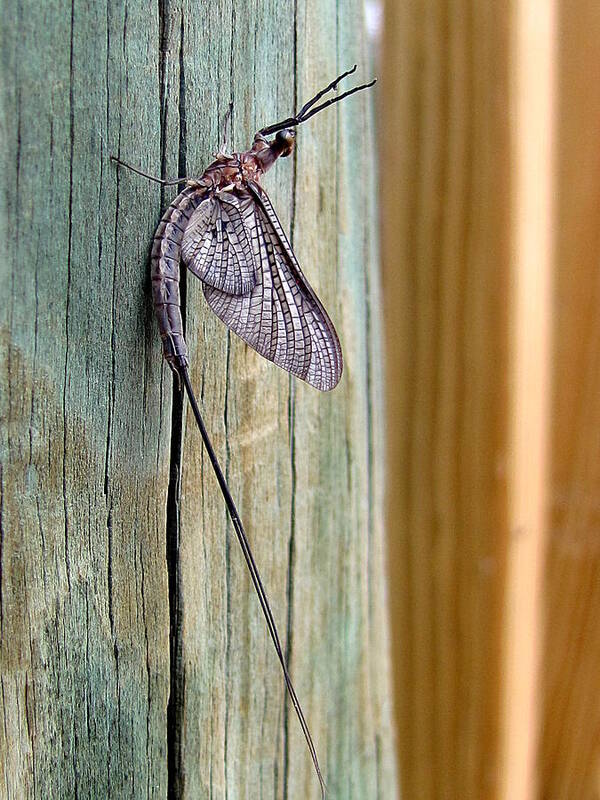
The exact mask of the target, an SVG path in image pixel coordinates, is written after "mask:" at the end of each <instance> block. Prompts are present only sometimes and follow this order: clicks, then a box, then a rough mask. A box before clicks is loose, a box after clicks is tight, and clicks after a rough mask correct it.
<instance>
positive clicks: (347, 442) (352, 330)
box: [0, 0, 396, 800]
mask: <svg viewBox="0 0 600 800" xmlns="http://www.w3.org/2000/svg"><path fill="white" fill-rule="evenodd" d="M361 18H362V8H361V5H360V4H359V3H358V2H354V0H349V1H348V2H344V3H338V4H336V3H334V2H332V1H330V0H328V2H326V3H323V2H319V3H317V2H316V0H312V1H311V2H309V3H307V4H305V5H302V6H300V5H298V6H296V5H294V4H292V3H272V4H270V3H269V4H264V3H260V2H256V3H247V2H241V0H234V2H228V0H223V2H215V3H211V4H195V3H187V2H173V3H170V2H169V3H167V2H164V1H161V2H159V4H158V9H157V8H156V6H153V7H149V6H148V5H147V4H146V3H143V2H141V1H140V0H133V2H131V1H130V2H127V3H126V4H122V5H121V4H104V3H91V4H86V3H78V2H75V1H74V2H73V3H72V4H69V5H67V4H64V3H60V2H55V1H53V2H49V3H45V4H42V6H40V5H39V4H33V3H29V2H25V3H16V2H8V4H7V5H6V6H5V9H4V14H3V17H2V23H1V25H2V77H1V83H2V101H3V103H2V105H3V114H2V146H1V159H2V161H1V164H2V182H3V192H2V195H1V199H0V202H1V204H2V205H1V214H0V218H1V220H2V241H3V243H4V254H3V259H2V265H1V267H0V269H1V270H2V286H3V291H4V302H3V303H2V318H1V324H2V336H1V348H2V360H1V365H2V367H1V368H2V397H1V412H2V444H1V462H2V464H1V473H0V482H1V485H0V488H1V501H0V523H1V536H0V567H1V584H0V589H1V591H0V634H1V651H0V652H1V673H2V675H1V689H2V692H1V696H0V697H1V699H0V702H1V703H2V724H1V725H0V752H1V759H0V763H1V764H2V774H1V775H0V794H1V795H2V796H3V797H7V798H22V797H26V798H29V797H31V798H33V797H35V798H44V799H45V798H50V797H56V798H59V797H60V798H67V797H69V798H70V797H79V798H82V797H97V798H109V797H125V796H127V797H132V796H133V797H153V798H156V797H165V796H167V794H168V795H169V797H174V798H179V797H186V798H204V797H214V798H224V797H229V798H233V797H245V798H252V799H254V798H258V797H263V796H265V797H266V796H268V797H273V796H275V797H282V798H289V799H290V800H292V798H299V797H317V796H318V784H317V782H316V779H315V777H314V774H313V773H312V767H311V762H310V758H309V756H308V754H307V753H306V750H305V747H304V743H303V740H302V738H301V732H300V729H299V727H298V726H297V723H296V720H295V718H294V717H293V715H292V714H291V712H290V709H289V707H288V704H287V700H286V697H285V693H284V687H283V682H282V678H281V674H280V671H279V668H278V664H277V661H276V658H275V656H274V654H273V651H272V648H271V645H270V642H269V640H268V638H267V633H266V629H265V626H264V622H263V619H262V617H261V614H260V610H259V607H258V603H257V602H256V598H255V596H254V595H253V592H252V590H251V586H250V582H249V579H248V577H247V574H246V572H245V567H244V564H243V561H242V558H241V555H240V553H239V552H238V550H237V545H236V544H235V543H233V544H232V542H233V540H232V538H231V532H230V530H229V528H228V523H227V519H226V513H225V507H224V505H223V502H222V498H221V496H220V495H219V493H218V489H217V486H216V482H215V480H214V476H213V475H212V473H211V472H210V470H209V468H208V465H207V464H206V461H205V454H204V452H203V450H202V447H201V442H200V437H199V435H198V434H197V431H196V430H195V429H193V428H192V427H191V426H190V427H189V429H188V427H187V425H186V421H187V420H186V414H187V409H186V408H185V407H184V406H182V405H181V404H179V402H178V399H177V396H176V395H175V400H174V401H173V394H172V381H171V376H170V373H169V371H168V369H167V368H166V367H165V365H164V364H163V362H162V358H161V353H160V345H159V339H158V336H157V331H156V326H155V323H154V320H153V315H152V309H151V302H150V291H149V280H148V256H149V249H150V243H151V238H152V234H153V230H154V227H155V225H156V223H157V221H158V219H159V217H160V212H161V208H162V207H164V205H165V203H167V202H168V199H169V198H170V196H171V194H170V193H166V192H161V190H160V188H158V187H157V186H155V185H154V184H150V183H148V182H147V181H145V180H143V179H139V178H137V177H136V176H133V175H131V174H127V173H118V172H116V170H115V169H114V167H113V166H112V165H111V163H110V161H109V159H108V154H109V152H111V151H113V152H116V153H118V154H119V155H120V156H121V157H123V158H125V159H127V160H129V161H132V162H134V163H137V164H139V165H140V166H141V167H143V168H145V169H146V170H147V171H149V172H152V173H154V174H157V173H159V174H160V173H161V171H162V172H163V174H169V175H171V174H177V173H180V174H182V173H188V174H190V173H194V172H199V171H201V170H202V169H203V167H204V166H206V164H207V163H208V162H209V161H210V160H211V158H212V153H213V152H214V150H216V148H217V147H218V144H219V135H220V123H221V119H222V116H223V114H224V112H225V110H226V108H227V105H228V103H229V101H230V100H233V102H234V112H233V144H234V146H235V147H237V148H239V147H246V146H247V145H248V144H249V137H251V136H252V134H253V132H254V131H255V130H256V129H257V127H259V126H260V124H264V123H267V122H269V121H271V120H274V119H278V118H280V117H281V116H282V114H283V115H285V114H287V113H289V112H290V111H291V110H292V109H293V108H294V106H295V104H296V100H297V99H300V98H302V97H304V96H305V95H310V94H311V92H312V91H313V90H314V89H315V88H318V87H319V86H321V85H323V84H325V83H326V82H328V81H329V80H331V78H332V77H333V76H335V75H336V74H337V73H338V72H339V71H340V67H342V68H343V67H346V66H350V65H351V64H352V63H354V62H358V63H359V64H362V65H363V70H362V71H363V73H365V75H367V74H368V71H367V70H366V69H365V66H364V65H365V64H366V57H365V52H364V45H363V44H362V42H363V37H362V33H361V29H360V24H359V23H358V20H360V19H361ZM354 100H355V102H354V103H353V105H352V106H351V107H350V106H346V107H344V106H343V105H342V106H339V107H336V108H335V109H333V110H331V111H329V112H328V113H327V114H323V115H320V116H318V117H316V118H315V120H314V123H311V124H310V125H307V126H305V127H306V130H302V131H301V132H299V135H298V151H297V157H296V159H295V160H294V161H293V163H291V161H292V160H291V159H290V161H289V162H288V163H282V165H278V167H277V169H276V170H275V171H274V173H273V174H272V175H270V176H269V179H268V181H267V182H266V186H267V187H268V190H269V193H270V194H271V196H272V198H273V201H274V202H276V204H277V208H278V210H279V211H280V213H281V216H282V221H283V222H284V223H285V225H286V226H287V228H288V230H290V231H291V233H292V236H293V242H294V247H295V250H296V253H297V255H298V257H299V259H300V261H301V262H302V263H303V265H304V266H305V269H306V272H307V274H308V275H309V277H310V280H311V282H312V283H313V285H314V287H315V288H316V289H317V290H318V292H319V294H320V295H321V297H322V298H323V300H324V302H325V304H326V306H327V308H328V309H329V310H330V312H331V315H332V317H333V318H334V320H335V323H336V326H337V328H338V330H339V332H340V335H341V338H342V341H343V345H344V350H345V356H346V371H345V376H344V378H343V382H342V384H341V386H340V387H339V388H338V390H336V392H334V393H333V394H331V395H326V396H322V395H319V394H318V393H317V392H316V391H314V390H311V389H310V388H309V387H306V386H304V385H300V384H299V383H298V382H296V381H294V380H292V379H290V378H289V377H288V376H287V375H286V374H285V373H283V372H282V371H280V370H278V369H276V368H275V367H274V366H272V365H270V364H268V363H266V362H263V361H262V360H261V359H260V358H259V357H258V356H257V355H256V354H255V353H254V352H253V351H250V350H249V349H248V348H246V347H245V346H244V345H243V344H242V343H241V342H240V341H239V340H237V339H236V338H235V337H232V336H230V335H228V334H227V332H226V329H225V328H224V327H223V326H222V325H221V323H220V322H219V321H218V320H216V319H215V318H214V317H213V316H212V314H211V313H210V311H209V310H208V309H207V307H206V304H205V303H204V301H203V298H202V294H201V291H200V290H199V287H198V286H197V285H195V282H194V281H191V280H190V281H188V283H187V297H186V317H187V334H188V342H189V343H190V344H191V350H192V352H191V361H192V366H193V375H192V377H193V380H194V383H195V385H196V387H198V389H199V391H200V392H201V398H200V399H201V403H202V405H203V408H204V412H205V415H206V421H207V425H208V427H209V429H210V431H211V434H212V435H213V437H214V441H215V445H216V447H217V450H218V453H219V456H220V458H221V460H222V463H223V464H224V465H225V466H226V469H227V476H228V480H229V482H230V484H231V487H232V491H233V492H234V494H235V496H236V498H237V500H238V502H239V507H240V511H241V513H242V516H243V517H244V520H245V523H246V526H247V530H248V533H249V535H250V537H251V539H252V543H253V547H254V551H255V555H256V558H257V561H258V563H259V566H260V569H261V572H262V575H263V577H264V580H265V583H266V585H267V587H268V590H269V595H270V599H271V602H272V605H273V607H274V611H275V615H276V618H277V621H278V624H279V626H280V629H281V630H282V632H283V633H284V638H285V639H286V649H287V654H288V657H289V660H290V664H291V670H292V673H293V675H294V679H295V683H296V687H297V689H298V692H299V694H300V695H301V697H302V699H303V703H304V707H305V710H306V713H307V715H308V717H309V719H310V722H311V728H312V730H313V734H314V736H315V739H316V742H317V744H318V747H319V753H320V755H321V759H322V762H323V766H324V771H325V775H326V778H327V781H328V785H329V788H330V794H331V796H332V797H334V798H351V797H356V798H392V797H395V796H396V785H395V770H394V766H393V756H392V746H391V727H390V708H391V703H390V698H389V689H388V683H387V672H388V671H387V650H386V636H387V634H386V625H385V611H384V600H385V597H384V589H383V580H382V574H383V543H382V540H383V531H382V518H381V510H380V509H381V493H382V466H381V455H382V448H381V409H380V396H381V391H380V374H379V370H380V353H379V293H378V273H377V244H376V239H377V233H376V227H375V220H374V200H373V198H374V191H373V190H374V185H373V174H374V170H373V163H374V158H375V153H374V147H373V131H372V121H371V116H370V113H369V98H367V97H364V96H358V97H357V98H355V99H354ZM356 176H358V180H359V182H360V190H359V191H357V190H356V180H357V177H356ZM174 544H177V545H178V547H179V549H178V550H177V549H176V548H174ZM170 629H171V635H170Z"/></svg>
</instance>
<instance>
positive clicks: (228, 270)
mask: <svg viewBox="0 0 600 800" xmlns="http://www.w3.org/2000/svg"><path fill="white" fill-rule="evenodd" d="M253 205H254V204H253V202H252V201H251V198H243V197H239V196H237V195H234V194H232V193H231V192H220V193H217V194H215V195H214V196H212V197H209V198H207V199H206V200H203V201H202V203H200V205H199V206H198V208H197V209H196V210H195V211H194V213H193V214H192V216H191V218H190V221H189V223H188V225H187V226H186V228H185V231H184V234H183V241H182V244H181V255H182V258H183V260H184V262H185V264H186V265H187V267H188V269H189V270H190V271H191V272H193V273H194V274H195V275H196V276H197V277H198V278H200V280H201V281H203V282H204V283H205V284H207V285H208V286H213V287H214V288H215V289H220V290H221V291H224V292H226V293H227V294H233V295H241V294H247V293H248V292H249V291H250V290H251V289H252V288H253V287H254V286H255V284H256V281H257V274H256V266H255V259H254V254H253V252H252V246H251V244H250V240H249V238H248V226H247V223H245V221H244V217H245V216H247V215H248V214H250V215H253V214H254V208H253Z"/></svg>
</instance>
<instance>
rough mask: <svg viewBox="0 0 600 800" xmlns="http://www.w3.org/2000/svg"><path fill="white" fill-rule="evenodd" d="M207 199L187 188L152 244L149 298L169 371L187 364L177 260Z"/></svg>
mask: <svg viewBox="0 0 600 800" xmlns="http://www.w3.org/2000/svg"><path fill="white" fill-rule="evenodd" d="M205 196H206V188H204V187H199V186H187V187H186V188H185V189H184V190H183V191H182V192H181V193H180V194H179V195H177V197H176V198H175V200H173V202H172V203H171V205H170V206H169V208H168V209H167V210H166V211H165V213H164V215H163V218H162V219H161V221H160V224H159V226H158V228H157V229H156V233H155V234H154V242H153V245H152V268H151V275H152V299H153V301H154V309H155V311H156V317H157V319H158V327H159V330H160V335H161V338H162V341H163V353H164V356H165V358H166V359H167V361H168V362H169V366H170V367H171V368H172V369H175V370H176V369H177V368H178V367H185V366H187V365H188V359H187V346H186V343H185V339H184V337H183V320H182V318H181V297H180V292H179V261H180V256H181V240H182V238H183V232H184V230H185V227H186V225H187V224H188V222H189V219H190V217H191V215H192V214H193V212H194V211H195V210H196V208H198V206H199V205H200V203H201V202H202V200H203V199H204V198H205Z"/></svg>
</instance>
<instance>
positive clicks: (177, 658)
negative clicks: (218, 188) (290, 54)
mask: <svg viewBox="0 0 600 800" xmlns="http://www.w3.org/2000/svg"><path fill="white" fill-rule="evenodd" d="M158 12H159V80H160V87H159V89H160V129H161V133H160V147H161V153H160V156H161V175H162V176H163V177H164V175H165V174H166V162H167V152H166V149H167V140H166V126H167V87H166V66H167V65H166V59H167V52H168V48H167V46H166V45H167V39H168V35H169V32H168V28H167V26H168V25H169V0H159V3H158ZM183 48H184V23H183V10H182V12H181V27H180V42H179V148H178V169H179V174H180V175H183V174H185V171H186V113H185V72H184V58H183V53H184V49H183ZM161 201H162V202H161V205H162V206H163V207H164V204H165V197H164V189H163V190H161ZM185 277H186V276H185V271H184V272H183V273H182V275H181V283H180V290H181V312H182V318H183V330H184V332H185V322H186V299H187V298H186V295H187V292H186V280H185ZM182 389H183V387H182V386H180V385H179V382H178V381H173V398H172V407H171V440H170V462H169V487H168V492H167V509H166V562H167V577H168V591H169V670H170V672H169V699H168V702H167V796H168V798H169V800H179V798H181V797H182V796H183V771H182V755H181V738H182V724H183V701H184V696H185V674H184V665H183V638H182V632H181V629H182V624H183V594H182V589H181V561H180V556H179V552H180V534H181V524H180V496H181V464H182V455H183V429H184V400H185V396H184V393H183V390H182Z"/></svg>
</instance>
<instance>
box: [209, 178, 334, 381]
mask: <svg viewBox="0 0 600 800" xmlns="http://www.w3.org/2000/svg"><path fill="white" fill-rule="evenodd" d="M247 185H248V190H249V191H248V197H249V198H250V199H252V200H253V201H255V202H254V203H253V205H254V214H253V216H250V215H248V216H246V217H245V218H244V219H245V222H246V224H247V225H248V226H249V231H250V239H251V241H252V245H253V251H254V256H255V259H256V264H257V266H258V267H259V269H258V270H257V282H256V285H255V286H254V287H253V288H252V290H251V291H250V292H249V293H248V294H246V295H232V294H228V293H227V292H225V291H222V290H220V289H218V288H215V287H213V286H210V285H207V284H206V283H205V285H204V287H203V289H204V295H205V297H206V300H207V302H208V304H209V305H210V307H211V308H212V310H213V311H214V312H215V314H216V315H217V316H218V317H219V318H220V319H221V320H223V322H224V323H225V324H226V325H227V326H228V327H229V328H231V330H232V331H234V333H236V334H237V335H238V336H240V337H241V338H242V339H244V341H246V342H247V343H248V344H249V345H250V346H251V347H253V348H254V349H255V350H256V351H257V352H259V353H260V354H261V355H263V356H264V357H265V358H267V359H269V360H270V361H273V362H274V363H275V364H277V365H278V366H280V367H282V368H283V369H285V370H287V371H288V372H291V373H292V374H293V375H296V376H297V377H299V378H301V379H302V380H304V381H306V382H307V383H309V384H311V385H312V386H314V387H315V388H317V389H320V390H321V391H328V390H330V389H333V388H334V387H335V386H336V385H337V383H338V382H339V380H340V377H341V375H342V366H343V362H342V351H341V347H340V343H339V339H338V337H337V334H336V331H335V328H334V327H333V323H332V322H331V320H330V319H329V316H328V315H327V312H326V311H325V309H324V308H323V305H322V304H321V302H320V301H319V299H318V297H317V296H316V294H315V292H314V291H313V289H312V288H311V286H310V285H309V283H308V281H307V280H306V278H305V277H304V274H303V273H302V270H301V269H300V265H299V264H298V261H297V259H296V257H295V255H294V253H293V251H292V248H291V245H290V243H289V242H288V239H287V237H286V235H285V232H284V231H283V228H282V226H281V223H280V222H279V220H278V218H277V215H276V214H275V210H274V209H273V206H272V205H271V202H270V200H269V198H268V197H267V195H266V193H265V192H264V190H262V189H261V188H260V187H259V186H258V185H257V184H255V183H252V182H248V184H247ZM242 193H243V191H242V192H240V194H242Z"/></svg>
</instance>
